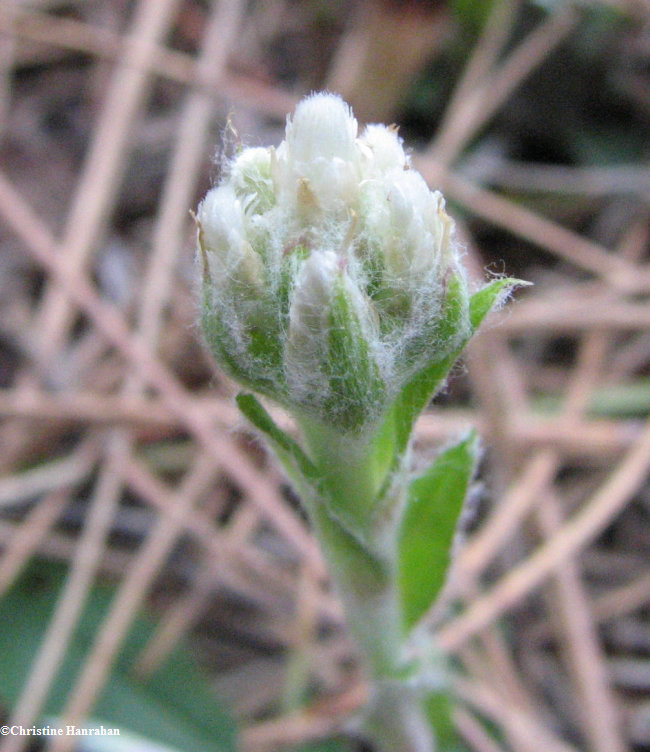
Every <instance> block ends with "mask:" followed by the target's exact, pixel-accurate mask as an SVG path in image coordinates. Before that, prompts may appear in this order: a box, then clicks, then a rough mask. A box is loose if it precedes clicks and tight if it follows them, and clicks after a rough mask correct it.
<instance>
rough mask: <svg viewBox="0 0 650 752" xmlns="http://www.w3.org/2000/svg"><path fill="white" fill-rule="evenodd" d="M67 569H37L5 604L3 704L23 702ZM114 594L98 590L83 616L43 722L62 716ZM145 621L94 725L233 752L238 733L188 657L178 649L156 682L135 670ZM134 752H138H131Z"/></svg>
mask: <svg viewBox="0 0 650 752" xmlns="http://www.w3.org/2000/svg"><path fill="white" fill-rule="evenodd" d="M65 574H66V568H65V566H64V565H61V564H55V563H53V562H51V561H44V560H43V561H35V562H33V563H32V564H31V565H30V566H29V567H28V569H27V570H26V572H25V573H24V574H23V576H22V577H21V578H20V580H18V581H17V582H16V583H15V584H14V586H13V587H12V589H11V590H10V591H9V592H8V593H7V594H6V595H5V597H4V598H3V599H2V601H0V625H1V628H0V701H1V702H2V704H5V705H9V706H11V705H13V704H14V703H15V702H16V699H17V698H18V695H19V693H20V691H21V688H22V686H23V685H24V682H25V679H26V677H27V674H28V672H29V670H30V666H31V664H32V661H33V658H34V656H35V655H36V653H37V651H38V647H39V644H40V642H41V639H42V638H43V634H44V632H45V628H46V626H47V624H48V621H49V619H50V617H51V615H52V612H53V609H54V606H55V602H56V599H57V596H58V592H59V590H60V588H61V586H62V583H63V581H64V577H65ZM112 591H113V588H110V587H107V586H97V587H95V588H94V589H93V590H92V592H91V594H90V597H89V600H88V603H87V605H86V608H85V609H84V612H83V615H82V618H81V621H80V623H79V626H78V628H77V630H76V633H75V636H74V639H73V640H72V642H71V644H70V647H69V649H68V653H67V654H66V656H65V660H64V663H63V665H62V666H61V668H60V670H59V672H58V675H57V677H56V679H55V681H54V684H53V687H54V690H53V691H52V693H51V697H50V698H49V699H48V701H47V703H46V707H45V709H44V713H43V715H44V717H47V718H53V717H56V716H59V715H60V714H61V711H62V709H63V706H64V704H65V701H66V696H67V694H68V692H69V690H70V689H71V688H72V686H73V684H74V681H75V679H76V677H77V676H78V674H79V670H80V668H81V666H82V664H83V661H84V658H85V655H86V653H87V651H88V649H89V648H90V646H91V645H92V642H93V640H94V637H95V634H96V632H97V629H98V628H99V626H100V624H101V622H102V619H103V618H104V616H105V614H106V612H107V610H108V607H109V605H110V602H111V599H112ZM152 631H153V630H152V625H151V624H150V623H149V622H148V620H146V619H144V618H142V617H141V618H139V619H137V620H136V622H135V623H134V625H133V627H132V629H131V631H130V632H129V635H128V638H127V640H126V643H125V646H124V648H123V650H122V652H121V654H120V657H119V659H118V661H117V663H116V665H115V667H114V669H113V672H112V674H111V676H110V678H109V681H108V683H107V685H106V687H105V688H104V691H103V692H102V694H101V696H100V698H99V699H98V702H97V704H96V706H95V708H94V709H93V713H92V716H93V719H94V721H95V722H97V723H102V724H103V725H104V726H106V727H107V728H108V727H110V728H119V729H121V730H122V729H123V730H124V733H127V732H132V733H135V734H138V735H141V736H144V737H146V738H148V739H150V740H153V741H156V742H158V743H160V744H163V745H166V746H169V747H174V748H176V749H178V750H181V751H182V752H194V750H198V749H200V750H204V751H205V752H234V750H235V725H234V722H233V720H232V718H231V717H230V715H229V714H228V713H227V712H226V711H225V710H224V708H223V706H222V705H221V704H220V703H219V700H218V698H217V697H216V695H215V694H214V692H213V690H212V689H211V688H210V686H209V683H208V680H207V678H206V677H204V676H203V675H202V674H201V672H200V671H199V669H198V668H197V666H196V664H195V663H194V661H193V660H192V658H191V657H190V655H189V654H188V653H187V652H186V651H185V650H184V649H182V648H177V649H176V650H175V651H174V652H173V653H172V654H171V655H170V656H169V658H168V659H167V661H166V662H165V664H164V665H163V666H161V667H160V668H159V669H158V670H157V671H156V672H155V673H154V674H153V675H152V676H151V677H150V678H148V679H146V680H141V679H139V678H137V677H136V676H134V675H133V673H132V671H131V668H132V666H133V664H134V662H135V660H136V658H137V656H138V655H139V653H140V651H141V650H142V648H143V647H144V645H145V644H146V642H147V640H148V638H149V636H150V635H151V633H152ZM133 749H134V750H135V749H137V748H136V747H133Z"/></svg>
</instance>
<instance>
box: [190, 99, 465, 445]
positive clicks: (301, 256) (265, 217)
mask: <svg viewBox="0 0 650 752" xmlns="http://www.w3.org/2000/svg"><path fill="white" fill-rule="evenodd" d="M197 220H198V225H199V245H200V248H201V252H202V254H203V257H204V272H205V274H204V276H205V283H204V287H205V288H206V289H204V309H205V310H204V322H205V327H206V335H207V338H208V340H209V343H210V345H211V348H212V350H213V352H214V353H215V356H216V357H217V359H218V360H219V361H220V362H222V364H223V365H224V367H226V368H227V369H228V370H229V372H230V373H231V374H234V375H235V377H236V378H239V379H240V380H241V381H243V382H244V383H246V384H248V385H250V386H252V387H253V388H254V389H256V390H257V391H259V392H261V393H263V394H267V395H269V396H271V397H273V398H274V399H276V400H278V401H279V402H281V403H283V404H285V405H288V406H289V407H295V408H297V409H300V410H301V411H302V412H303V413H305V414H310V415H312V417H314V418H316V419H318V420H320V421H322V422H324V423H327V422H329V423H330V424H331V425H333V426H336V427H337V430H344V431H351V430H360V429H361V428H362V427H363V425H364V423H366V422H367V423H368V424H370V423H372V422H373V421H375V420H376V419H377V418H379V417H380V415H381V413H382V411H383V410H385V409H387V407H388V405H389V403H390V400H391V399H393V398H394V397H395V395H396V394H398V392H399V391H400V389H401V388H402V386H403V385H404V383H406V381H408V380H409V379H411V378H412V376H413V375H414V374H415V373H416V372H417V371H418V370H419V369H421V368H423V367H424V366H426V364H427V363H428V362H434V361H435V359H440V358H442V357H444V356H445V355H446V354H447V353H448V352H449V351H450V348H451V347H452V344H451V343H452V342H454V343H455V342H458V341H460V339H462V335H463V333H464V332H465V328H466V327H467V321H468V318H467V315H466V314H462V315H461V313H458V314H457V315H456V319H455V320H456V321H457V322H458V323H457V324H453V326H452V328H454V327H456V328H460V329H463V331H462V332H461V331H460V330H459V332H457V333H454V332H450V331H449V328H450V325H445V326H442V325H441V322H442V320H443V318H444V317H445V316H446V314H445V306H446V305H447V303H446V295H447V292H446V291H447V290H448V289H449V286H448V284H447V283H448V279H449V278H450V277H451V276H458V269H457V267H458V264H457V252H456V248H455V246H454V244H453V241H452V237H451V234H452V223H451V220H449V218H448V217H447V215H446V214H445V212H444V201H443V199H442V196H441V195H440V194H439V193H438V192H432V191H430V190H429V188H428V186H427V184H426V183H425V181H424V179H423V178H422V177H421V176H420V175H419V174H418V173H417V172H416V171H414V170H412V169H411V168H410V164H409V159H408V156H407V155H406V153H405V152H404V148H403V145H402V142H401V139H400V138H399V137H398V135H397V132H396V130H395V129H394V128H386V127H385V126H382V125H371V126H368V127H367V128H366V129H365V130H364V132H363V134H362V135H361V136H360V137H357V122H356V120H355V119H354V117H353V116H352V113H351V112H350V110H349V108H348V107H347V105H346V104H345V103H344V102H343V101H342V100H341V99H339V98H338V97H336V96H333V95H330V94H318V95H314V96H311V97H308V98H307V99H305V100H304V101H302V102H301V103H300V104H299V105H298V107H297V108H296V112H295V115H294V117H293V119H291V118H289V119H288V120H287V127H286V138H285V140H284V141H283V142H282V143H281V144H280V146H279V147H278V148H277V150H274V149H264V148H253V149H244V150H243V151H241V152H240V153H239V154H238V155H237V156H236V157H235V159H234V160H233V161H232V162H231V163H230V164H229V165H228V166H227V169H226V170H225V173H224V178H223V180H222V182H221V184H220V185H219V186H218V187H216V188H214V189H212V190H211V191H210V192H209V193H208V194H207V196H206V197H205V199H204V201H203V202H202V204H201V206H200V207H199V210H198V218H197ZM454 289H455V290H456V293H455V294H456V295H460V296H461V298H460V299H458V298H457V299H456V300H455V302H454V305H455V306H456V308H458V306H460V307H461V308H463V307H464V309H465V310H466V309H467V295H466V291H465V286H464V284H462V280H461V284H456V285H455V287H454ZM459 290H460V291H461V292H460V293H459V292H458V291H459Z"/></svg>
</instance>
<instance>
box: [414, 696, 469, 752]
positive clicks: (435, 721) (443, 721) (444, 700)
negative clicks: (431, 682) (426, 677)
mask: <svg viewBox="0 0 650 752" xmlns="http://www.w3.org/2000/svg"><path fill="white" fill-rule="evenodd" d="M424 707H425V712H426V714H427V717H428V719H429V723H430V724H431V726H432V728H433V729H434V730H435V733H436V741H437V747H436V749H439V750H440V752H467V747H466V746H465V744H463V742H462V741H461V740H460V737H459V735H458V732H457V731H456V727H455V726H454V722H453V720H452V712H453V703H452V701H451V697H450V695H449V694H448V693H447V692H431V693H429V694H428V695H427V697H426V698H425V701H424Z"/></svg>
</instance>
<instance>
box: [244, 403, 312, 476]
mask: <svg viewBox="0 0 650 752" xmlns="http://www.w3.org/2000/svg"><path fill="white" fill-rule="evenodd" d="M237 406H238V407H239V409H240V410H241V411H242V413H243V414H244V416H245V417H246V418H247V419H248V420H249V421H250V422H251V423H252V424H253V425H254V426H255V428H257V429H258V430H259V431H262V433H263V434H264V435H265V436H266V438H267V439H268V441H269V443H270V444H271V446H272V447H273V451H274V452H275V453H276V455H277V456H278V458H279V459H280V461H281V462H282V465H283V467H284V469H285V470H286V472H287V474H288V475H289V477H290V478H291V480H293V481H294V483H295V484H296V487H297V489H298V490H301V491H302V490H304V486H305V484H307V485H309V486H312V487H315V488H317V489H320V485H321V484H320V477H319V473H318V471H317V470H316V467H315V466H314V465H313V463H312V461H311V460H310V459H309V457H307V455H306V454H305V453H304V452H303V450H302V449H301V448H300V445H299V444H298V442H297V441H295V440H294V439H292V438H291V436H289V435H288V434H287V433H285V432H284V431H283V430H282V429H281V428H279V427H278V426H277V425H276V423H275V422H274V420H273V418H272V417H271V416H270V415H269V414H268V412H267V411H266V410H265V409H264V407H263V406H262V405H261V404H260V402H259V401H258V399H257V398H256V397H255V396H254V395H252V394H246V393H244V392H240V393H239V394H238V395H237Z"/></svg>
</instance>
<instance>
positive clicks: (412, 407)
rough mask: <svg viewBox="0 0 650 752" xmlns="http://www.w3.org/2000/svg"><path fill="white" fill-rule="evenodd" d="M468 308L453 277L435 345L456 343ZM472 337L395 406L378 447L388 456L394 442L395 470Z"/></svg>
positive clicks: (425, 372) (420, 376) (421, 376)
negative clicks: (420, 419) (415, 426)
mask: <svg viewBox="0 0 650 752" xmlns="http://www.w3.org/2000/svg"><path fill="white" fill-rule="evenodd" d="M466 305H467V301H466V294H465V289H464V283H463V281H462V280H460V279H458V278H457V277H453V278H452V279H451V280H450V282H449V285H448V290H447V296H446V299H445V308H444V312H443V317H442V319H441V321H440V324H439V327H438V332H437V333H436V336H435V337H432V341H437V342H438V343H448V342H449V341H450V340H453V339H454V335H455V334H456V333H457V332H458V329H459V328H461V322H462V319H463V316H464V314H465V315H466V308H465V306H466ZM469 336H470V335H469V334H468V335H466V336H465V337H464V338H463V339H462V340H461V343H460V345H459V346H457V347H455V348H454V349H453V351H452V352H451V353H450V352H449V350H448V349H447V350H446V351H445V354H443V355H442V356H441V357H440V358H439V359H437V360H434V361H433V362H431V363H429V365H427V366H426V368H423V369H422V370H421V371H419V372H418V373H417V374H416V375H415V376H414V378H412V379H411V380H410V381H409V382H408V383H407V384H406V385H405V386H404V387H403V389H402V390H401V392H400V393H399V395H398V397H397V399H396V400H395V402H394V403H393V405H392V407H391V409H390V411H389V413H388V415H387V417H386V419H385V421H384V424H383V425H382V427H381V429H380V431H379V432H378V433H379V435H380V436H382V437H383V438H382V440H381V441H379V442H378V444H377V447H378V450H379V451H382V452H384V453H385V451H386V445H387V444H388V442H390V445H391V446H392V449H393V453H394V455H393V463H392V468H393V469H395V468H396V467H397V466H398V464H399V461H400V460H401V457H402V455H403V454H404V451H405V450H406V447H407V445H408V442H409V438H410V436H411V431H412V430H413V424H414V423H415V420H416V418H417V417H418V415H419V414H420V413H421V412H422V410H424V408H425V407H426V406H427V404H428V402H429V400H430V399H431V397H432V395H433V393H434V392H435V391H436V389H437V388H438V387H439V386H440V385H441V384H442V382H443V381H444V379H445V377H446V376H447V373H448V372H449V369H450V368H451V367H452V366H453V364H454V362H455V360H456V358H457V357H458V355H459V354H460V352H461V351H462V349H463V347H464V346H465V344H466V343H467V340H468V339H469Z"/></svg>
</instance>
